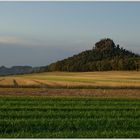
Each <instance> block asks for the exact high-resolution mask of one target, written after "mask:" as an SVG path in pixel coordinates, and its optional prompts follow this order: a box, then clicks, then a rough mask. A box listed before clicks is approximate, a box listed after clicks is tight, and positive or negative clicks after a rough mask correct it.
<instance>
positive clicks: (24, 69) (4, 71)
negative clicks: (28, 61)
mask: <svg viewBox="0 0 140 140" xmlns="http://www.w3.org/2000/svg"><path fill="white" fill-rule="evenodd" d="M39 70H40V67H36V68H33V67H31V66H13V67H11V68H7V67H5V66H1V67H0V75H3V76H4V75H15V74H27V73H33V72H38V71H39Z"/></svg>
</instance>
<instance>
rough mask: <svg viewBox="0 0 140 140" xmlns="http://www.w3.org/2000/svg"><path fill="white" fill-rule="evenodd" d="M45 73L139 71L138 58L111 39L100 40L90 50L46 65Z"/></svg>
mask: <svg viewBox="0 0 140 140" xmlns="http://www.w3.org/2000/svg"><path fill="white" fill-rule="evenodd" d="M45 69H46V71H71V72H72V71H73V72H78V71H83V72H84V71H108V70H140V56H139V55H137V54H134V53H132V52H130V51H128V50H125V49H123V48H120V46H119V45H115V43H114V42H113V40H111V39H102V40H100V41H99V42H97V43H96V44H95V47H93V48H92V50H87V51H84V52H81V53H79V54H77V55H74V56H72V57H69V58H67V59H64V60H61V61H57V62H56V63H52V64H50V65H48V66H47V67H46V68H45Z"/></svg>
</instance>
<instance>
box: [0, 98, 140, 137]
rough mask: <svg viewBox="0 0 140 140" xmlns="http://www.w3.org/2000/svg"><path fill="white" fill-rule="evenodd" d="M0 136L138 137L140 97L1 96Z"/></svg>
mask: <svg viewBox="0 0 140 140" xmlns="http://www.w3.org/2000/svg"><path fill="white" fill-rule="evenodd" d="M0 137H1V138H2V137H5V138H6V137H14V138H20V137H24V138H25V137H28V138H29V137H33V138H39V137H41V138H43V137H44V138H50V137H52V138H80V137H82V138H96V137H98V138H102V137H104V138H139V137H140V99H127V98H121V99H120V98H89V97H72V96H71V97H58V96H55V97H46V96H45V97H44V96H39V97H36V96H34V97H33V96H26V97H25V96H20V97H19V96H17V97H14V96H1V97H0Z"/></svg>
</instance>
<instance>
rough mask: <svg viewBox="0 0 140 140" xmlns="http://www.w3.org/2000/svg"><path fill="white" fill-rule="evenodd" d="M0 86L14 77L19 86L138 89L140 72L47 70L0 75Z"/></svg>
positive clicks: (8, 83) (139, 87)
mask: <svg viewBox="0 0 140 140" xmlns="http://www.w3.org/2000/svg"><path fill="white" fill-rule="evenodd" d="M1 79H4V80H1V81H0V86H3V85H7V86H8V85H9V86H11V85H12V84H13V83H12V80H13V79H15V80H16V82H17V83H18V85H19V87H32V86H33V87H48V88H49V87H50V88H96V87H97V88H98V87H99V88H101V87H108V88H109V87H110V88H129V89H131V88H132V89H134V88H137V89H140V72H136V71H134V72H132V71H130V72H126V71H122V72H119V71H114V72H112V71H111V72H75V73H73V72H70V73H69V72H48V73H39V74H26V75H18V76H17V75H16V76H7V77H1Z"/></svg>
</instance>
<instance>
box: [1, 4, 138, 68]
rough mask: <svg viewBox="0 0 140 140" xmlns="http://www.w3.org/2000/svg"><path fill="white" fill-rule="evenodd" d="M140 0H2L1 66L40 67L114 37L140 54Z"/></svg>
mask: <svg viewBox="0 0 140 140" xmlns="http://www.w3.org/2000/svg"><path fill="white" fill-rule="evenodd" d="M139 15H140V2H1V4H0V17H1V22H0V30H1V32H0V50H1V51H0V65H4V66H7V67H10V66H14V65H31V66H41V65H47V64H50V63H52V62H55V61H57V60H59V59H63V58H66V57H68V56H71V55H73V54H77V53H79V52H81V51H83V50H86V49H91V48H92V47H93V45H94V44H95V42H97V41H99V40H100V39H101V38H106V37H109V38H112V39H113V40H114V42H116V44H120V45H121V46H122V47H124V48H125V49H127V50H131V51H133V52H135V53H139V54H140V47H139V46H140V39H139V36H140V30H139V25H140V18H139Z"/></svg>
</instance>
